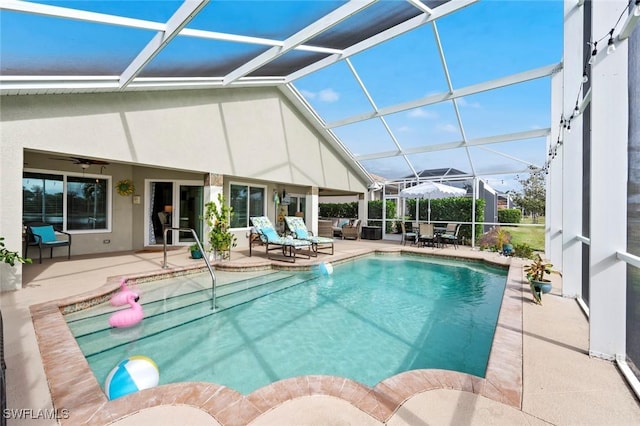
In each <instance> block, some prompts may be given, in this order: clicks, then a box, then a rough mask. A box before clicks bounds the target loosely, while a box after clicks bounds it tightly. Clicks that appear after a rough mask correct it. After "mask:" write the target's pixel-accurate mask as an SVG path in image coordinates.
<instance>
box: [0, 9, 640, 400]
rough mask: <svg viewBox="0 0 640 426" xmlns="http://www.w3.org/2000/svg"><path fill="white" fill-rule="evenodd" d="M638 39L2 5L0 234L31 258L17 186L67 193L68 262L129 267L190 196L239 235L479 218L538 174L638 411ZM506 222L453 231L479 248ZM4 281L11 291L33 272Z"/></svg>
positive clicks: (448, 25) (513, 21) (485, 25)
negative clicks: (438, 211)
mask: <svg viewBox="0 0 640 426" xmlns="http://www.w3.org/2000/svg"><path fill="white" fill-rule="evenodd" d="M639 18H640V1H638V0H631V1H627V0H612V1H607V2H593V1H588V0H566V1H562V0H549V1H478V0H451V1H446V0H434V1H430V0H377V1H376V0H358V1H331V0H326V1H325V0H323V1H313V0H311V1H295V0H294V1H270V0H264V1H216V0H187V1H153V0H150V1H30V2H26V1H18V0H0V95H1V98H0V101H1V102H2V108H1V109H0V117H1V121H2V122H1V124H2V127H3V129H2V132H1V134H0V138H1V142H2V144H1V146H0V148H1V151H0V153H1V154H2V155H0V164H1V165H2V167H0V177H1V181H2V182H3V191H2V195H1V198H0V201H2V205H3V215H2V217H0V235H2V236H5V237H6V242H7V243H8V244H13V245H17V246H20V242H21V233H20V229H21V224H22V222H24V220H25V216H27V215H28V216H29V217H41V216H42V215H43V214H44V209H45V207H46V203H45V202H43V200H44V198H43V197H41V198H37V193H36V192H37V191H31V189H30V188H31V187H29V191H22V193H21V190H22V188H21V184H22V185H23V187H24V179H30V180H31V181H36V180H41V181H43V182H44V181H45V180H46V181H47V182H49V181H50V182H53V183H55V182H58V183H60V188H61V189H60V191H62V192H60V191H59V192H56V194H58V198H59V201H60V204H59V205H56V206H57V207H56V208H57V209H58V210H57V211H59V214H58V216H57V218H59V220H60V223H61V224H62V225H63V226H64V227H65V229H66V230H70V231H74V232H76V233H77V236H74V250H78V249H85V250H95V251H94V253H98V252H101V251H108V249H106V248H104V247H103V246H102V245H101V244H102V241H104V240H106V239H105V237H104V235H101V234H100V233H99V232H96V227H100V228H102V229H100V230H98V231H100V232H103V233H104V232H116V233H117V232H120V233H121V239H119V238H120V237H118V236H115V237H114V236H112V237H111V238H110V240H113V241H114V243H120V244H121V245H120V246H119V247H118V248H119V249H121V250H125V249H132V248H137V246H136V244H138V245H140V246H142V245H143V244H151V243H154V242H156V240H157V238H158V237H159V235H160V232H159V230H160V229H162V226H163V225H164V222H162V223H161V222H160V220H161V219H159V217H164V219H162V220H174V221H175V222H173V224H174V225H179V224H180V223H182V222H181V221H183V220H184V221H186V222H185V223H189V224H193V222H194V219H193V218H196V217H198V215H197V211H195V210H194V209H193V208H187V207H183V205H182V204H181V201H182V198H180V197H181V196H180V192H179V188H183V187H189V188H193V193H191V192H190V193H189V194H191V195H193V197H192V198H194V200H193V202H192V203H191V204H190V205H192V206H200V207H201V206H202V205H203V204H204V202H206V201H207V197H209V198H208V199H214V197H213V195H211V194H216V191H219V192H220V193H224V194H225V195H227V197H228V198H231V199H229V200H228V201H229V203H230V204H232V205H234V206H237V208H238V209H239V210H241V211H242V212H243V214H242V215H239V216H238V217H237V218H236V219H235V222H234V227H236V228H235V229H236V230H237V232H239V233H240V234H242V235H244V233H245V232H246V231H247V229H248V228H249V224H248V221H247V220H246V216H248V215H249V212H251V214H264V215H272V217H273V219H274V220H275V219H276V218H277V214H276V215H275V216H273V214H274V213H277V210H276V209H277V206H274V202H275V201H274V200H276V197H275V196H276V195H278V198H279V194H283V195H284V194H285V192H286V193H290V197H289V199H294V200H296V201H295V203H296V204H295V208H294V207H293V206H292V207H288V208H289V210H290V212H291V213H294V214H295V213H297V212H298V211H299V210H304V213H305V220H307V221H308V222H307V224H308V225H309V226H310V229H311V228H314V227H315V228H314V229H317V220H318V215H317V206H318V199H319V197H321V196H323V195H346V196H353V197H355V198H356V199H357V200H359V202H360V203H361V207H360V210H359V213H360V214H362V215H363V216H365V218H366V215H367V212H366V209H365V208H363V207H362V205H363V204H362V203H364V202H366V201H367V200H370V199H374V198H378V199H382V200H390V201H393V202H394V203H396V205H397V211H398V214H400V215H403V216H409V218H410V219H414V220H428V219H426V218H424V217H422V216H420V213H419V207H418V206H417V204H412V203H410V202H409V201H407V200H408V199H406V198H403V197H399V195H398V194H399V193H400V191H402V190H403V189H405V188H407V187H411V186H413V185H417V184H419V183H421V182H424V181H436V182H440V183H444V184H448V185H452V186H457V187H460V188H465V189H466V190H467V197H469V198H470V199H472V200H473V203H474V207H473V208H474V212H475V208H476V207H475V202H476V200H479V199H482V200H487V199H489V198H491V197H493V198H491V199H492V200H494V199H495V200H497V199H498V198H499V197H500V196H502V195H503V194H504V193H505V192H507V191H509V190H515V191H518V190H519V189H520V187H519V184H518V183H517V182H518V180H520V179H522V178H525V177H526V176H527V175H528V174H529V173H530V172H531V171H532V170H535V171H542V172H543V173H544V174H545V178H546V197H547V198H546V214H545V242H546V247H545V256H546V257H547V258H549V259H550V260H551V261H552V262H553V263H554V265H555V266H556V267H557V268H558V269H560V270H562V272H563V288H562V293H563V295H564V296H566V297H575V298H576V300H578V303H580V304H581V306H582V307H583V309H584V311H585V312H586V314H587V315H588V316H589V321H590V355H592V356H597V357H602V358H605V359H611V360H616V361H617V362H618V364H619V366H620V369H621V371H622V372H623V373H624V374H625V375H626V376H627V378H628V380H629V383H631V386H632V387H634V388H635V389H636V391H637V392H638V393H640V391H638V387H639V386H638V381H637V378H636V376H637V375H638V374H639V370H638V368H637V367H636V366H640V334H638V333H637V332H635V330H637V329H638V328H639V327H640V272H639V269H638V268H640V201H638V200H640V170H638V164H640V158H639V156H640V122H639V120H638V117H640V81H639V80H638V78H639V77H638V76H640V31H639V30H638V29H637V27H638V25H637V22H638V19H639ZM150 123H152V124H150ZM185 123H186V124H185ZM248 132H253V133H250V136H247V134H249V133H248ZM61 158H62V159H65V158H66V159H68V158H82V159H85V158H86V159H92V160H95V161H102V162H105V163H107V164H108V165H107V166H106V169H107V170H106V172H105V170H103V169H102V168H100V167H97V168H96V166H95V165H87V164H89V163H84V165H87V167H86V168H85V167H82V169H79V168H75V169H73V168H71V166H72V165H73V164H65V163H64V162H62V161H60V159H61ZM96 164H97V163H96ZM79 165H83V164H79ZM66 166H69V167H67V168H65V167H66ZM113 170H118V173H120V174H122V177H123V178H125V177H126V178H129V177H131V178H132V179H133V181H135V182H136V183H137V188H138V191H136V192H135V193H134V194H132V195H133V197H132V201H131V202H127V203H126V204H125V203H124V201H123V199H122V198H119V196H116V195H112V191H111V189H112V188H113V187H114V185H115V184H116V180H117V178H116V173H115V172H112V171H113ZM112 173H113V174H112ZM203 175H205V176H206V177H205V178H204V179H203V178H202V176H203ZM69 185H71V186H69ZM74 185H75V186H76V187H77V189H76V190H70V189H69V188H71V189H73V188H74ZM154 185H165V186H166V187H168V188H172V190H171V191H168V190H167V193H166V194H165V195H166V198H163V199H162V200H161V201H162V202H161V201H160V199H159V198H158V200H157V202H155V203H151V202H150V201H151V200H150V198H149V196H148V193H149V192H151V191H150V190H149V188H151V187H153V186H154ZM51 188H53V186H52V187H51ZM232 189H233V191H232ZM26 193H28V194H27V195H29V197H26V196H25V194H26ZM236 193H237V194H240V193H243V194H247V193H250V194H252V197H246V199H244V198H243V199H240V198H238V197H235V195H234V194H236ZM72 194H75V196H76V198H77V199H76V200H75V201H74V202H73V203H70V202H69V198H70V197H72ZM136 195H137V196H138V198H135V197H136ZM254 196H255V197H254ZM21 197H25V199H24V200H23V203H22V208H20V203H16V202H15V200H18V199H20V198H21ZM234 197H235V198H234ZM252 200H253V201H252ZM256 200H257V201H256ZM421 202H422V201H421ZM493 203H494V202H493V201H492V202H491V203H489V204H490V205H492V206H493V205H494V204H493ZM496 203H497V201H496ZM156 204H157V205H156ZM485 204H486V203H485ZM495 205H496V207H495V209H494V210H487V209H486V207H485V205H483V209H484V210H483V216H482V218H481V219H478V217H477V216H476V214H475V213H473V214H472V217H470V218H469V219H468V220H462V221H460V222H462V223H464V224H465V225H468V226H470V229H473V230H474V233H473V234H472V235H471V236H470V240H469V243H470V245H472V246H473V245H474V243H475V240H476V238H477V237H478V235H476V232H475V229H476V227H475V226H472V225H473V224H475V223H476V221H479V222H480V225H481V226H483V227H482V228H479V231H478V233H481V232H483V231H484V230H486V228H487V227H491V226H493V225H494V224H495V222H497V221H496V214H497V211H495V210H497V204H495ZM42 206H45V207H42ZM274 207H275V208H274ZM243 209H244V210H243ZM196 210H197V209H196ZM382 211H383V212H386V209H384V208H383V209H382ZM411 211H415V212H417V213H415V214H413V217H412V216H411V215H412V213H411ZM157 213H167V214H169V216H162V215H160V216H158V215H157ZM187 213H189V214H187ZM288 213H289V211H288ZM384 214H386V213H384ZM384 214H383V217H381V218H380V219H381V220H382V221H387V218H386V217H385V216H384ZM39 215H40V216H39ZM167 217H168V218H171V217H173V219H167ZM92 218H93V219H92ZM96 218H97V219H96ZM241 218H245V220H240V219H241ZM92 220H93V221H92ZM440 220H441V221H445V222H446V221H451V220H452V218H450V217H446V216H445V217H442V218H441V219H440ZM122 224H125V225H124V226H122ZM138 229H140V230H141V231H139V232H140V235H137V234H135V232H134V230H138ZM384 229H385V232H386V227H385V228H384ZM142 230H145V231H142ZM143 232H144V235H143ZM132 234H133V238H134V240H133V241H132ZM143 237H144V238H145V240H144V241H143ZM136 238H137V239H138V240H135V239H136ZM172 241H173V242H176V243H179V242H180V236H179V235H175V238H174V239H173V240H172ZM96 242H97V243H96ZM114 245H115V244H114ZM96 246H99V248H96ZM0 266H2V269H0V276H2V278H3V283H13V284H11V285H9V287H11V288H9V289H15V288H18V286H19V282H20V280H21V273H22V272H21V271H22V269H21V268H22V266H20V265H18V266H17V268H15V269H8V268H4V265H0ZM12 286H13V287H12ZM6 289H7V288H5V287H4V284H3V290H6Z"/></svg>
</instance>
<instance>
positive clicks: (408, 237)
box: [400, 222, 418, 245]
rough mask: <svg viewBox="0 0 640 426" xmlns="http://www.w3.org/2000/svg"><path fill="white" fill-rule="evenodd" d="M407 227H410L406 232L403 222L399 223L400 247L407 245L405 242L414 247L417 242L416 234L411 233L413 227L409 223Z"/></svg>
mask: <svg viewBox="0 0 640 426" xmlns="http://www.w3.org/2000/svg"><path fill="white" fill-rule="evenodd" d="M409 226H411V230H410V231H409V232H407V225H406V224H405V223H404V222H400V227H401V228H402V241H401V242H402V245H407V240H409V241H411V245H414V244H416V242H417V240H418V233H416V232H413V225H412V224H411V223H409Z"/></svg>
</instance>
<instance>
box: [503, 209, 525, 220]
mask: <svg viewBox="0 0 640 426" xmlns="http://www.w3.org/2000/svg"><path fill="white" fill-rule="evenodd" d="M521 219H522V212H521V211H520V210H519V209H500V210H498V222H500V223H520V220H521Z"/></svg>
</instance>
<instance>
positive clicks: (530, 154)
mask: <svg viewBox="0 0 640 426" xmlns="http://www.w3.org/2000/svg"><path fill="white" fill-rule="evenodd" d="M562 7H563V6H562V1H560V0H547V1H545V0H537V1H496V0H485V1H481V2H479V3H477V4H473V5H471V6H469V7H467V8H466V9H464V10H462V11H460V12H457V13H455V14H452V15H449V16H447V17H444V18H442V19H440V20H438V21H437V23H436V25H437V29H438V31H439V35H440V40H441V43H442V46H443V50H444V55H445V60H446V62H447V66H448V68H449V72H450V78H451V83H452V85H453V87H454V89H456V88H462V87H465V86H468V85H472V84H476V83H480V82H483V81H487V80H492V79H496V78H500V77H505V76H508V75H511V74H515V73H520V72H524V71H527V70H531V69H535V68H539V67H542V66H546V65H551V64H556V63H558V62H560V61H561V59H562ZM351 61H352V63H353V66H354V68H355V69H356V71H357V72H358V74H359V76H360V78H361V79H362V81H363V82H364V84H365V85H366V86H367V89H368V90H369V92H370V95H371V97H372V98H373V100H374V101H375V103H376V105H377V106H378V108H383V107H386V106H390V105H393V104H397V103H401V102H406V101H410V100H415V99H418V98H421V97H424V96H428V95H431V94H435V93H441V92H446V91H447V90H448V87H447V82H446V79H445V76H444V72H443V68H442V66H441V62H440V57H439V55H438V51H437V47H436V43H435V37H434V32H433V29H432V27H431V26H425V27H422V28H419V29H417V30H414V31H412V32H411V33H409V34H406V35H403V36H400V37H397V38H396V39H392V40H390V41H388V42H386V43H384V44H382V45H379V46H377V47H375V48H373V49H370V50H368V51H366V52H363V53H361V54H358V55H356V56H354V57H352V58H351ZM295 85H296V87H298V89H299V90H301V91H302V93H303V94H304V95H305V96H306V98H307V100H308V101H309V102H310V103H311V104H312V106H313V107H314V108H315V109H316V110H317V111H318V112H319V113H320V115H321V116H322V117H323V118H324V119H325V120H326V121H328V122H333V121H336V120H340V119H343V118H347V117H350V116H353V115H356V114H360V113H364V112H370V111H372V107H371V105H370V103H369V102H368V101H367V99H366V97H365V96H364V94H363V93H362V90H361V89H360V87H359V85H358V83H357V82H356V80H355V78H354V77H353V75H352V74H351V72H350V70H349V68H348V67H347V66H346V65H345V64H344V63H343V62H340V63H338V64H335V65H333V66H331V67H329V68H326V69H324V70H321V71H319V72H317V73H314V74H312V75H309V76H306V77H304V78H302V79H300V80H298V81H296V83H295ZM458 106H459V109H460V114H461V118H462V122H463V126H464V130H465V133H466V136H467V138H468V139H475V138H481V137H486V136H491V135H499V134H504V133H511V132H519V131H527V130H532V129H540V128H548V127H550V126H551V125H552V123H551V121H552V120H551V118H550V79H549V78H548V77H547V78H542V79H538V80H534V81H530V82H527V83H522V84H518V85H513V86H508V87H504V88H501V89H497V90H493V91H487V92H483V93H478V94H475V95H472V96H468V97H465V98H462V99H460V100H459V101H458ZM387 122H388V124H389V127H390V128H391V129H392V131H393V133H394V135H395V137H396V138H397V139H398V141H399V143H400V145H401V146H402V147H403V148H410V147H416V146H421V145H432V144H439V143H445V142H452V141H459V140H461V134H460V129H459V126H458V123H457V118H456V116H455V113H454V108H453V105H452V102H445V103H439V104H435V105H430V106H426V107H422V108H419V109H414V110H410V111H405V112H400V113H397V114H394V115H392V116H387ZM334 131H335V133H336V134H337V135H338V136H339V137H340V138H341V140H342V141H343V142H344V143H345V145H346V146H347V147H348V148H349V149H350V150H351V151H352V152H353V153H354V154H356V155H358V154H371V153H375V152H380V151H393V150H395V145H394V143H393V141H392V140H391V138H390V137H389V136H388V133H387V132H386V130H385V129H384V127H383V125H382V124H381V123H380V121H379V120H377V119H373V120H368V121H367V122H361V123H358V124H352V125H347V126H343V127H337V128H334ZM486 148H489V149H491V150H494V151H500V152H504V153H506V154H508V155H510V156H515V157H518V158H521V159H523V160H526V161H530V162H533V163H535V164H539V165H542V164H543V163H544V160H545V159H546V149H545V140H544V138H540V139H536V140H526V141H519V142H509V143H502V144H495V145H493V144H492V145H488V146H487V147H486ZM472 153H473V156H474V160H476V161H475V165H476V169H477V171H479V172H481V171H482V170H488V168H489V165H490V164H493V165H494V166H495V164H496V162H497V163H498V164H502V163H504V164H503V165H504V166H505V167H513V166H514V165H516V164H517V165H518V166H520V165H521V164H520V163H517V162H514V161H512V160H509V159H507V158H505V157H501V156H499V155H497V154H494V153H492V152H488V151H485V150H483V149H478V148H473V149H472ZM411 160H412V162H414V167H416V169H418V170H421V169H426V168H438V167H459V168H460V169H461V170H463V171H467V172H468V171H470V170H469V166H468V160H466V153H465V152H464V151H463V150H450V151H443V152H438V153H435V152H434V153H428V154H421V155H416V156H412V157H411ZM461 160H462V161H461ZM364 164H365V165H366V166H367V167H368V169H370V170H371V171H372V172H373V173H376V174H379V175H381V176H383V177H390V178H396V177H399V176H403V175H406V174H409V169H408V168H407V166H406V165H405V164H406V163H405V162H404V160H400V159H399V158H395V159H385V160H377V161H371V162H365V163H364ZM515 178H516V176H515V175H509V176H496V177H493V178H492V179H490V183H492V185H494V186H495V187H496V188H497V189H501V190H506V189H509V188H510V187H514V183H513V179H515ZM503 182H504V183H503ZM515 186H517V185H515Z"/></svg>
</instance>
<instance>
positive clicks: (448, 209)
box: [406, 197, 485, 241]
mask: <svg viewBox="0 0 640 426" xmlns="http://www.w3.org/2000/svg"><path fill="white" fill-rule="evenodd" d="M472 203H473V200H472V199H471V198H466V197H452V198H442V199H437V200H431V221H432V222H471V210H472ZM484 205H485V200H483V199H476V222H483V221H484ZM428 208H429V204H428V202H427V200H420V209H419V210H420V211H419V212H418V214H419V216H420V218H419V219H420V220H421V221H423V220H427V217H428ZM406 215H407V217H406V220H408V221H414V220H416V217H415V216H416V200H415V199H413V198H409V199H407V207H406ZM480 234H482V225H476V238H477V237H478V235H480ZM458 238H460V240H462V239H464V240H465V241H471V225H462V226H461V227H460V231H459V232H458Z"/></svg>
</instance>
